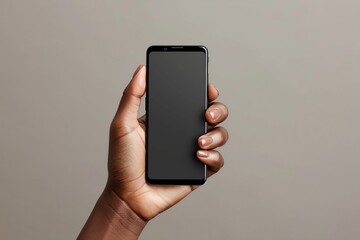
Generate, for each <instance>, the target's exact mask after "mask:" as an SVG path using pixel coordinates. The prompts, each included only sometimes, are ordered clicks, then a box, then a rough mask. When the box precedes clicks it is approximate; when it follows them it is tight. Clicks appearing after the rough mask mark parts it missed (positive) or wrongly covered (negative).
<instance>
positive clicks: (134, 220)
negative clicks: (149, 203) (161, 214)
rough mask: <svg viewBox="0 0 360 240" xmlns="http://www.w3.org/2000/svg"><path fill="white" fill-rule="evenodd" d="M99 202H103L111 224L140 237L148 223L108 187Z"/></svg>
mask: <svg viewBox="0 0 360 240" xmlns="http://www.w3.org/2000/svg"><path fill="white" fill-rule="evenodd" d="M99 201H101V202H102V205H103V208H104V210H105V215H106V217H107V220H108V222H109V224H110V225H111V226H113V227H114V228H121V229H126V230H127V231H128V232H129V234H132V235H134V236H139V235H140V233H141V232H142V230H143V229H144V227H145V225H146V224H147V222H148V221H147V220H145V219H143V218H142V217H140V216H139V215H138V214H137V213H136V212H134V211H133V210H132V209H131V208H130V207H129V205H128V204H127V203H126V202H125V201H124V200H122V199H121V198H120V197H119V196H118V195H117V194H116V193H115V192H114V191H113V190H111V189H110V188H108V187H106V188H105V190H104V192H103V194H102V195H101V197H100V199H99Z"/></svg>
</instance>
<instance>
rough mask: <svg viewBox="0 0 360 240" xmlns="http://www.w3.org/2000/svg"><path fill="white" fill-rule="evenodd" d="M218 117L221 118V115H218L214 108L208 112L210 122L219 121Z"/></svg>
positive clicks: (218, 112)
mask: <svg viewBox="0 0 360 240" xmlns="http://www.w3.org/2000/svg"><path fill="white" fill-rule="evenodd" d="M220 116H221V113H220V111H219V109H216V108H215V109H212V110H211V111H210V117H211V120H213V121H216V120H218V119H219V117H220Z"/></svg>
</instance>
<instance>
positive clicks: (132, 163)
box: [107, 65, 228, 220]
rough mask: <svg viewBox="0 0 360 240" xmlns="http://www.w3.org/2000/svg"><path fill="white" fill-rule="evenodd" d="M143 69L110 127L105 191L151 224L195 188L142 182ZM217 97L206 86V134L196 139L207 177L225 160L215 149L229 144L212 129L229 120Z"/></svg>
mask: <svg viewBox="0 0 360 240" xmlns="http://www.w3.org/2000/svg"><path fill="white" fill-rule="evenodd" d="M145 72H146V71H145V66H143V65H141V66H139V67H138V68H137V70H136V71H135V73H134V75H133V78H132V80H131V82H130V83H129V85H128V86H127V87H126V89H125V91H124V93H123V97H122V99H121V102H120V105H119V108H118V110H117V113H116V115H115V117H114V119H113V121H112V123H111V129H110V143H109V144H110V146H109V159H108V170H109V179H108V184H107V191H110V192H112V194H114V195H116V196H117V197H118V198H119V200H120V201H124V202H125V203H126V204H127V205H128V206H129V208H130V209H132V210H133V211H134V212H135V213H136V214H137V215H138V216H139V217H141V218H142V219H144V220H150V219H152V218H154V217H155V216H156V215H157V214H159V213H161V212H162V211H164V210H166V209H168V208H169V207H171V206H173V205H174V204H176V203H177V202H178V201H180V200H181V199H183V198H184V197H185V196H186V195H188V194H189V193H190V192H191V191H193V190H194V189H196V186H179V185H151V184H148V183H147V182H146V181H145V131H146V129H145V125H146V124H145V121H146V118H145V116H143V117H141V118H139V119H138V118H137V115H138V110H139V106H140V102H141V97H142V96H143V95H144V94H145V89H146V80H145V74H146V73H145ZM218 95H219V93H218V91H217V90H216V88H215V87H214V86H213V85H211V84H209V87H208V96H209V99H208V100H209V102H210V104H209V106H210V107H209V108H208V109H207V110H206V113H205V117H206V120H207V122H208V123H209V126H210V127H209V130H210V131H209V132H208V133H206V134H205V135H203V136H200V137H199V140H198V144H199V147H200V148H201V150H199V151H198V152H197V156H198V158H199V161H201V162H203V163H205V164H206V165H207V168H208V171H207V172H208V177H209V176H211V175H213V174H214V173H216V172H217V171H219V170H220V168H221V167H222V166H223V165H224V159H223V157H222V156H221V154H220V153H219V152H218V151H216V150H215V148H217V147H219V146H222V145H223V144H225V143H226V141H227V140H228V133H227V131H226V129H225V128H223V127H215V126H216V125H217V124H219V123H221V122H222V121H224V120H225V119H226V118H227V116H228V110H227V107H226V106H225V105H224V104H222V103H218V102H214V100H215V99H216V98H217V97H218Z"/></svg>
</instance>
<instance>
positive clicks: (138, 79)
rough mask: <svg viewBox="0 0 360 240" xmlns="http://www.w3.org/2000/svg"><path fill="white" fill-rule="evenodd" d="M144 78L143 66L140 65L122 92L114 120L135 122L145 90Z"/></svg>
mask: <svg viewBox="0 0 360 240" xmlns="http://www.w3.org/2000/svg"><path fill="white" fill-rule="evenodd" d="M145 78H146V72H145V66H144V65H140V66H139V67H138V68H137V69H136V71H135V73H134V75H133V78H132V79H131V81H130V83H129V84H128V86H127V87H126V88H125V90H124V92H123V96H122V98H121V101H120V105H119V108H118V110H117V113H116V115H115V118H116V119H119V120H123V121H126V120H129V121H131V120H137V115H138V111H139V107H140V103H141V97H142V96H144V94H145V89H146V79H145Z"/></svg>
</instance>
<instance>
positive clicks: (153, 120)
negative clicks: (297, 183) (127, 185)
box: [145, 46, 209, 185]
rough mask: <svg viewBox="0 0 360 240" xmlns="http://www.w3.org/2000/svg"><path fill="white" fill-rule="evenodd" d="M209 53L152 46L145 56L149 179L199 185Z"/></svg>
mask: <svg viewBox="0 0 360 240" xmlns="http://www.w3.org/2000/svg"><path fill="white" fill-rule="evenodd" d="M208 61H209V58H208V50H207V48H206V47H204V46H151V47H149V48H148V49H147V53H146V84H147V85H146V86H147V88H146V120H147V121H146V174H145V175H146V180H147V182H149V183H153V184H180V185H200V184H203V183H205V181H206V165H205V164H203V163H201V162H200V160H199V159H198V158H197V156H196V151H197V150H199V146H198V138H199V137H200V136H201V135H203V134H204V133H206V132H207V123H206V120H205V111H206V109H207V101H208V100H207V86H208Z"/></svg>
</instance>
